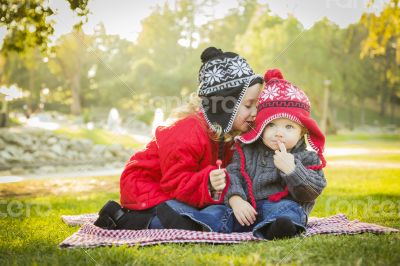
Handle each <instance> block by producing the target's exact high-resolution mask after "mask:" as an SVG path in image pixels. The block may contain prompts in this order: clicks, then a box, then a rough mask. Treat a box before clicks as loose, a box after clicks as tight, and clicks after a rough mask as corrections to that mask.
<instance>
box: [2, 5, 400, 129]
mask: <svg viewBox="0 0 400 266" xmlns="http://www.w3.org/2000/svg"><path fill="white" fill-rule="evenodd" d="M36 2H37V3H39V4H40V3H42V2H40V1H36ZM36 2H35V3H36ZM69 2H70V3H71V5H70V7H71V9H73V10H75V12H78V13H80V14H82V16H85V14H87V1H69ZM215 2H217V0H207V1H200V0H199V1H188V0H180V1H177V2H176V4H175V5H173V6H171V5H169V4H168V3H165V4H163V5H161V6H160V5H159V6H156V7H154V9H153V11H152V12H151V14H150V15H149V16H148V17H146V18H145V19H144V20H143V21H142V31H141V32H140V34H139V36H138V39H137V41H136V42H134V43H132V42H129V41H127V40H124V39H121V38H120V37H119V36H115V35H110V34H107V33H106V31H105V28H104V26H103V25H101V24H100V25H98V27H97V29H96V31H95V33H94V34H93V35H87V34H85V33H84V32H83V31H82V30H81V29H79V27H78V28H75V29H74V30H73V32H71V33H69V34H66V35H64V36H61V37H60V38H59V39H58V40H57V41H56V43H55V46H53V47H51V49H49V54H48V55H47V56H45V55H40V52H39V51H40V49H38V48H39V47H37V48H35V49H25V48H24V49H25V50H24V53H23V54H17V53H8V56H7V57H4V56H3V57H0V66H4V67H2V68H1V67H0V74H2V75H0V77H1V78H0V83H1V84H7V85H9V84H14V83H16V84H18V86H19V87H21V88H22V89H24V90H25V91H29V92H30V93H31V96H30V98H29V99H28V101H29V102H31V103H30V105H38V104H39V102H40V91H41V89H43V88H44V87H48V88H49V89H50V95H49V96H48V97H47V105H46V106H47V107H48V108H49V107H54V108H65V106H67V105H70V110H71V112H72V113H75V114H79V113H81V111H82V109H84V108H93V107H101V108H105V109H108V108H111V107H117V108H119V109H122V110H123V111H129V112H132V113H134V114H135V116H137V117H141V118H143V119H144V120H145V121H150V120H151V113H152V112H154V107H155V105H154V104H153V103H154V102H156V101H157V100H159V99H163V100H164V101H165V102H166V104H163V105H162V106H161V108H163V111H164V112H165V113H166V114H167V113H169V112H170V110H171V109H172V108H173V107H174V106H175V104H174V103H171V102H172V101H174V99H175V98H179V97H181V96H184V95H187V94H189V93H190V92H194V91H196V87H197V74H198V69H199V68H200V65H201V62H200V54H201V52H202V51H203V49H204V48H206V47H208V46H211V45H212V46H217V47H220V48H222V49H224V50H226V51H234V52H238V53H239V54H241V55H243V56H244V57H245V58H247V59H248V61H249V63H250V64H251V65H252V66H253V68H254V69H255V70H256V72H258V73H260V74H263V73H264V71H265V70H266V69H268V68H272V67H278V68H280V69H282V71H283V73H284V75H285V77H286V78H287V79H288V80H290V81H292V82H293V83H295V84H296V85H298V86H299V87H300V88H302V89H303V90H304V91H305V92H306V93H307V94H308V95H309V97H310V100H311V102H312V105H313V108H312V110H313V117H315V118H316V119H317V120H318V119H320V114H321V112H322V100H321V99H322V97H321V96H322V95H323V93H324V90H325V86H326V85H325V83H326V80H329V81H330V82H331V83H330V84H331V85H330V96H331V97H330V100H329V122H330V127H331V128H332V129H335V127H337V128H343V127H346V128H350V129H352V128H354V127H357V126H359V125H365V124H369V125H385V124H395V125H398V124H399V122H400V119H399V117H400V114H399V112H398V106H399V103H400V100H399V99H400V93H399V89H398V88H399V86H398V84H399V82H400V81H399V77H400V74H399V67H398V65H397V64H396V61H395V59H396V56H397V55H398V54H399V53H398V52H397V48H396V47H394V46H393V45H392V44H393V42H395V41H396V40H398V39H399V38H398V37H397V36H398V35H397V31H396V29H397V26H396V25H393V24H396V23H397V22H396V21H397V20H396V19H397V17H398V16H393V14H397V13H396V12H398V8H397V4H396V5H394V4H393V3H397V2H396V1H394V0H392V2H391V4H390V5H388V6H387V7H386V9H385V10H384V11H383V12H382V14H381V15H379V16H378V15H365V16H364V17H363V19H362V20H361V21H360V22H358V23H355V24H353V25H349V26H348V27H347V28H345V29H341V28H339V27H338V26H337V25H335V24H334V23H333V22H331V21H329V20H328V19H326V18H324V19H322V20H321V21H319V22H317V23H316V24H315V25H314V26H313V27H312V28H310V29H304V28H303V26H302V25H301V23H300V22H299V21H298V20H297V19H296V18H295V17H293V16H289V17H288V18H286V19H282V18H280V17H278V16H275V15H272V14H271V12H270V10H269V8H268V6H267V5H262V4H259V3H258V2H257V1H256V0H243V1H239V7H238V8H237V9H234V10H230V11H229V12H228V14H227V15H226V16H225V17H223V18H218V19H215V18H212V16H213V15H210V14H208V13H206V11H205V9H204V6H205V5H208V6H212V5H213V4H214V3H215ZM25 9H26V8H25ZM25 9H23V10H25ZM81 11H82V12H81ZM42 15H43V14H42ZM199 16H208V17H211V18H212V19H211V20H210V21H209V22H208V23H207V24H204V25H197V24H195V23H194V22H195V21H196V19H197V18H198V17H199ZM366 21H369V22H370V24H368V23H367V24H366ZM8 22H10V21H8ZM15 23H17V25H21V24H22V22H15ZM15 23H13V25H14V24H15ZM8 24H9V25H11V24H12V23H11V22H10V23H8ZM8 24H7V25H8ZM375 24H379V25H380V26H379V27H377V28H374V27H373V26H371V25H375ZM384 24H385V25H386V24H387V25H389V26H388V27H387V29H385V30H384V31H382V29H383V28H382V25H384ZM4 25H6V24H4ZM128 27H129V26H128ZM371 36H375V37H376V39H373V38H372V37H371ZM388 36H391V37H393V38H388ZM371 38H372V39H371ZM386 39H387V42H386V44H385V42H382V43H381V42H378V41H379V40H382V41H383V40H386ZM371 40H375V41H376V43H375V44H376V45H378V44H379V45H380V46H381V45H386V46H385V47H386V48H385V49H384V50H385V55H383V54H377V55H376V56H364V57H363V58H360V55H362V54H363V53H365V51H366V49H367V48H366V45H367V44H368V45H369V47H370V48H368V49H367V50H368V51H370V52H371V51H372V50H373V49H375V48H373V47H375V46H376V45H375V44H371V43H372V41H371ZM27 43H29V41H27ZM371 47H372V48H371ZM371 49H372V50H371ZM377 49H378V48H377ZM5 50H6V49H5ZM371 53H372V52H371ZM47 57H48V58H49V59H48V61H49V62H48V63H46V62H43V60H45V61H46V60H47V59H46V58H47ZM173 97H174V99H173V100H171V99H172V98H173ZM180 102H183V101H182V99H180Z"/></svg>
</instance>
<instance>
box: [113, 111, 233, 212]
mask: <svg viewBox="0 0 400 266" xmlns="http://www.w3.org/2000/svg"><path fill="white" fill-rule="evenodd" d="M208 132H209V128H208V125H207V123H206V122H205V120H204V117H203V115H202V114H193V115H190V116H188V117H186V118H183V119H182V120H179V121H177V122H176V123H175V124H173V125H171V126H168V127H158V128H157V130H156V133H155V137H154V138H153V140H151V141H150V143H149V144H147V146H146V148H145V149H144V150H142V151H140V152H137V153H136V154H135V155H133V156H132V157H131V159H130V160H129V162H128V163H127V164H126V166H125V169H124V171H123V172H122V175H121V180H120V192H121V205H122V206H123V207H125V208H128V209H133V210H143V209H148V208H151V207H153V206H156V205H158V204H160V203H162V202H164V201H167V200H170V199H176V200H179V201H182V202H185V203H187V204H188V205H191V206H193V207H197V208H202V207H205V206H207V205H211V204H217V203H222V202H223V196H224V195H225V192H226V190H227V188H228V185H227V186H226V187H225V189H224V191H223V193H222V196H221V199H220V200H219V201H215V200H213V199H212V198H211V196H210V193H209V191H208V182H209V174H210V171H211V170H214V169H217V166H216V160H217V159H218V158H217V155H218V143H217V142H215V141H212V140H211V139H210V136H209V133H208ZM223 152H224V160H223V163H222V167H225V166H226V165H227V164H229V162H230V161H231V159H232V154H233V152H232V150H231V144H225V146H224V151H223Z"/></svg>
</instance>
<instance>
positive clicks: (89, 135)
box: [54, 128, 144, 149]
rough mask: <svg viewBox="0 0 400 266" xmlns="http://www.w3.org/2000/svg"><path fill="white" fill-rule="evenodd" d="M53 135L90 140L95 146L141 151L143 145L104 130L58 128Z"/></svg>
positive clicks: (133, 139) (125, 136)
mask: <svg viewBox="0 0 400 266" xmlns="http://www.w3.org/2000/svg"><path fill="white" fill-rule="evenodd" d="M54 133H55V134H59V135H64V136H67V137H68V138H72V139H90V140H91V141H92V142H93V143H95V144H102V145H111V144H121V145H123V146H125V147H128V148H134V149H141V148H143V147H144V143H142V142H140V141H138V140H136V139H135V138H134V137H132V136H128V135H123V134H116V133H113V132H110V131H107V130H104V129H98V128H96V129H91V130H89V129H71V128H60V129H57V130H55V131H54Z"/></svg>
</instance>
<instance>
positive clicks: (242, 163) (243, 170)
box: [235, 142, 257, 209]
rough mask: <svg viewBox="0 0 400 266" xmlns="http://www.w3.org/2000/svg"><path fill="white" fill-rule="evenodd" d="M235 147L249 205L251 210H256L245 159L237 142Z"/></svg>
mask: <svg viewBox="0 0 400 266" xmlns="http://www.w3.org/2000/svg"><path fill="white" fill-rule="evenodd" d="M235 146H236V150H237V152H238V153H239V156H240V172H241V173H242V175H243V177H244V179H245V180H246V183H247V190H248V191H249V198H250V203H251V206H253V208H254V209H256V208H257V206H256V201H255V199H254V194H253V183H252V182H251V179H250V176H249V174H248V173H247V171H246V160H245V157H244V154H243V150H242V147H240V144H239V142H235Z"/></svg>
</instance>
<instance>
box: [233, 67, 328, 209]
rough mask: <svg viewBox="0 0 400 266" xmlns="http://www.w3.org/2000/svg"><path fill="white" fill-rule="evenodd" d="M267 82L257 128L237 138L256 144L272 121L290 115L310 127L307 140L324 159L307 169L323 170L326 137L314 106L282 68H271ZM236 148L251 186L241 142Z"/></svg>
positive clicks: (256, 122) (307, 128) (259, 103)
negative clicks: (315, 114)
mask: <svg viewBox="0 0 400 266" xmlns="http://www.w3.org/2000/svg"><path fill="white" fill-rule="evenodd" d="M264 81H265V86H264V90H263V91H262V92H261V94H260V97H259V99H258V104H257V116H256V121H255V128H254V129H252V130H250V131H249V132H248V133H246V134H243V135H241V136H239V137H237V138H236V139H237V140H239V141H241V142H243V143H245V144H249V143H253V142H255V141H256V140H257V139H258V138H259V137H260V136H261V135H262V133H263V131H264V128H265V126H266V125H267V124H268V123H270V122H271V121H272V120H274V119H278V118H287V119H290V120H292V121H294V122H296V123H298V124H299V125H301V126H303V127H304V128H305V129H306V130H307V139H308V142H309V143H310V146H311V147H312V148H313V149H314V150H315V151H316V152H317V154H318V156H319V158H320V159H321V164H320V165H312V166H308V167H307V168H308V169H312V170H320V169H322V168H323V167H325V165H326V161H325V158H324V156H323V155H322V153H323V152H324V146H325V136H324V134H323V133H322V132H321V130H320V129H319V128H318V125H317V123H316V122H315V121H314V120H313V119H312V118H311V116H310V111H311V105H310V101H309V99H308V97H307V95H306V94H305V93H304V92H303V91H302V90H300V89H299V88H297V87H296V86H294V85H293V84H291V83H290V82H289V81H287V80H285V79H284V78H283V75H282V73H281V71H280V70H279V69H271V70H268V71H267V72H266V73H265V75H264ZM236 149H237V150H238V152H239V154H240V157H241V160H242V163H241V164H242V165H243V167H242V169H241V172H242V174H243V176H244V177H245V179H246V182H247V183H248V186H249V188H251V187H252V186H251V181H250V178H249V177H248V174H247V172H246V170H245V169H244V161H245V158H244V154H243V152H242V150H241V147H240V145H239V144H238V143H236ZM249 181H250V183H249ZM285 190H286V193H283V194H282V195H280V196H278V195H276V196H277V197H272V198H271V197H270V200H271V199H272V201H277V200H279V199H280V198H281V197H282V196H285V194H286V195H287V188H286V189H285ZM249 191H251V190H249ZM283 192H284V191H283ZM278 193H281V192H278ZM250 198H251V197H250ZM274 199H276V200H274ZM252 201H254V199H252ZM252 203H253V202H252Z"/></svg>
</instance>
